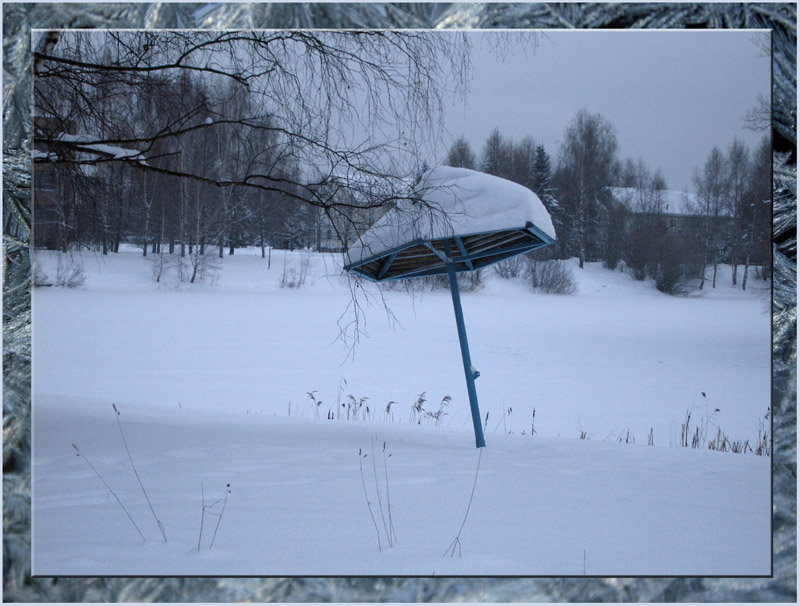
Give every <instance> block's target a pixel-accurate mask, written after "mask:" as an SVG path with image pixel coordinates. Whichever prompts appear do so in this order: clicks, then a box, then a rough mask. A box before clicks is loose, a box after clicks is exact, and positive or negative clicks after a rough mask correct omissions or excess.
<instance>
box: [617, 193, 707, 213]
mask: <svg viewBox="0 0 800 606" xmlns="http://www.w3.org/2000/svg"><path fill="white" fill-rule="evenodd" d="M608 191H609V192H610V193H611V195H612V196H613V198H614V199H615V200H616V201H617V202H619V203H620V204H622V205H623V206H624V207H625V208H626V209H627V210H629V211H630V212H632V213H652V212H656V211H657V212H660V213H661V214H665V215H685V216H692V215H697V214H700V213H699V210H698V208H699V203H698V199H697V194H693V193H690V192H685V191H677V190H674V189H662V190H658V191H656V190H641V189H639V188H636V187H609V188H608ZM656 194H657V196H656Z"/></svg>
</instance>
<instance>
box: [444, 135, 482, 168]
mask: <svg viewBox="0 0 800 606" xmlns="http://www.w3.org/2000/svg"><path fill="white" fill-rule="evenodd" d="M444 165H445V166H453V167H455V168H469V169H472V170H475V167H476V160H475V154H474V153H473V152H472V147H471V146H470V144H469V141H467V139H466V137H464V135H461V136H460V137H459V138H458V139H456V140H455V142H453V145H451V146H450V150H449V151H448V152H447V158H445V160H444Z"/></svg>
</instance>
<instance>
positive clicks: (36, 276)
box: [33, 261, 53, 288]
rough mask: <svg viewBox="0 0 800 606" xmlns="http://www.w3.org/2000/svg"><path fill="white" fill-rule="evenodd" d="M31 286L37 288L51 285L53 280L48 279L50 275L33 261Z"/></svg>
mask: <svg viewBox="0 0 800 606" xmlns="http://www.w3.org/2000/svg"><path fill="white" fill-rule="evenodd" d="M33 286H34V287H37V288H38V287H41V286H53V281H52V280H51V279H50V276H48V275H47V273H46V272H45V271H44V270H43V269H42V268H41V267H39V264H38V263H36V262H35V261H34V263H33Z"/></svg>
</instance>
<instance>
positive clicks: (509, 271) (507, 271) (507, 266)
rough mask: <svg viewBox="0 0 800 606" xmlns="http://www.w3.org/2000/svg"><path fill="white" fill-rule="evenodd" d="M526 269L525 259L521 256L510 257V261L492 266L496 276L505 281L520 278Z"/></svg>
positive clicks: (506, 260) (505, 260) (503, 261)
mask: <svg viewBox="0 0 800 606" xmlns="http://www.w3.org/2000/svg"><path fill="white" fill-rule="evenodd" d="M526 269H527V262H526V259H525V257H523V256H521V255H517V256H516V257H511V258H510V259H504V260H502V261H500V262H499V263H496V264H495V266H494V270H495V272H496V273H497V275H498V276H500V277H501V278H505V279H506V280H510V279H513V278H521V277H522V276H524V275H525V271H526Z"/></svg>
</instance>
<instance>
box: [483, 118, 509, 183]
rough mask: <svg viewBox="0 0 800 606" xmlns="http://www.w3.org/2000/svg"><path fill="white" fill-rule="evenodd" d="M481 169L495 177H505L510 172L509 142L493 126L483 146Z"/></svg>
mask: <svg viewBox="0 0 800 606" xmlns="http://www.w3.org/2000/svg"><path fill="white" fill-rule="evenodd" d="M481 171H483V172H485V173H488V174H490V175H495V176H496V177H503V178H507V177H509V176H510V174H509V173H510V172H511V144H510V143H508V142H507V141H506V140H505V138H503V136H502V135H501V134H500V129H497V128H495V129H494V130H493V131H492V134H491V135H489V138H488V139H487V140H486V143H485V144H484V146H483V154H482V156H481Z"/></svg>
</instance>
